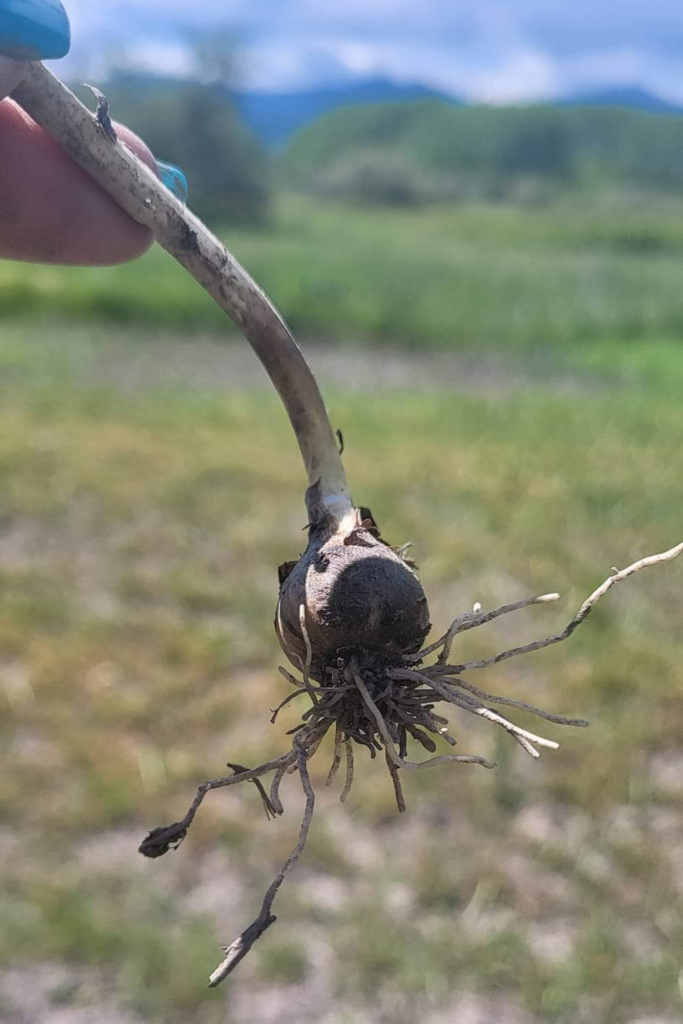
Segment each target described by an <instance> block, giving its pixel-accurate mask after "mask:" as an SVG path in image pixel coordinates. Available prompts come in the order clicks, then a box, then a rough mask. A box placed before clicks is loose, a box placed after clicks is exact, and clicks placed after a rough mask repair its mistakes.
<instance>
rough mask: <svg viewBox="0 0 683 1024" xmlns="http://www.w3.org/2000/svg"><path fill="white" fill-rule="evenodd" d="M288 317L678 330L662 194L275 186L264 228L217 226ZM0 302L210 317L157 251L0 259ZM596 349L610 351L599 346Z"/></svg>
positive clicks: (127, 316) (678, 240)
mask: <svg viewBox="0 0 683 1024" xmlns="http://www.w3.org/2000/svg"><path fill="white" fill-rule="evenodd" d="M223 234H224V236H225V238H226V240H227V241H228V243H229V245H230V246H231V247H232V248H233V250H234V251H235V252H236V253H237V254H238V256H239V258H240V260H241V261H242V262H244V264H245V265H246V267H247V268H248V269H249V270H250V271H251V272H252V273H253V274H254V276H255V277H256V279H257V280H258V281H259V283H260V284H261V285H262V286H263V287H265V288H266V290H267V292H268V293H269V295H271V296H272V298H273V299H274V300H275V302H276V303H277V305H278V306H279V307H280V309H281V310H282V312H283V313H284V315H285V317H286V318H287V319H288V321H289V322H290V323H291V325H292V327H293V328H294V329H295V330H296V331H297V332H299V333H301V334H303V335H304V336H307V337H314V338H316V339H319V340H321V341H329V340H331V339H338V340H342V341H348V340H357V339H361V340H367V339H376V340H384V341H387V342H391V343H393V344H396V343H402V344H404V345H408V346H410V347H412V348H416V349H422V348H440V349H456V350H462V351H467V350H471V349H474V350H480V349H489V350H490V349H494V350H501V349H502V350H513V351H514V350H522V351H524V352H527V353H528V352H532V351H539V352H545V353H547V352H548V350H555V351H559V352H562V353H565V354H566V353H567V352H568V351H574V350H577V349H581V348H582V347H584V346H586V345H589V346H592V345H593V344H594V343H595V342H597V341H604V340H608V341H612V342H615V341H618V342H627V343H629V344H632V343H634V342H646V343H647V344H650V343H651V341H652V340H653V339H658V338H661V339H664V340H669V341H674V342H675V341H677V340H678V339H680V337H681V334H682V333H683V292H682V291H681V288H680V262H681V254H682V252H683V222H681V220H680V218H679V217H678V213H677V211H676V209H675V208H673V207H672V204H671V203H670V202H669V203H666V202H664V201H658V200H657V199H654V198H650V199H649V200H648V201H647V202H643V203H640V204H633V205H631V206H628V207H625V206H623V205H622V206H619V207H616V208H610V207H609V206H607V207H605V208H600V207H598V208H596V207H595V206H593V207H591V208H585V205H584V204H583V201H582V200H581V199H580V198H575V199H574V200H573V201H570V200H567V201H565V203H563V204H559V205H557V206H552V207H549V208H547V209H541V210H528V209H515V208H514V207H506V206H495V205H492V206H469V205H464V206H457V205H453V206H447V207H438V208H431V207H429V208H426V209H418V210H407V211H399V212H396V211H387V210H384V211H382V210H379V211H378V210H368V209H362V210H354V209H353V208H347V207H342V206H339V207H335V206H333V205H324V204H321V203H319V202H316V201H314V200H308V199H306V200H305V199H302V198H294V197H284V198H281V199H280V200H279V201H278V202H277V203H276V205H275V210H274V214H273V219H272V222H271V224H270V226H269V227H268V229H265V230H259V231H245V230H244V229H239V230H232V229H230V228H226V229H225V230H224V231H223ZM0 309H2V312H3V316H5V317H8V316H19V317H23V318H27V317H28V318H33V317H35V316H36V315H41V314H42V315H49V316H50V317H55V316H61V317H65V318H71V319H80V320H87V321H92V320H101V321H109V322H114V323H117V324H121V325H134V324H140V323H142V324H149V325H150V328H157V327H158V326H160V325H161V326H167V327H173V328H176V329H177V328H180V329H183V330H185V331H188V332H191V331H193V330H194V331H197V330H200V329H213V328H217V327H220V328H221V329H222V328H223V327H224V318H223V315H222V313H221V312H220V310H218V308H217V307H215V306H214V305H213V304H212V303H211V302H208V301H206V299H205V297H204V296H203V294H202V291H201V289H200V287H199V286H198V285H197V284H195V283H194V282H193V281H192V280H191V279H190V278H189V276H188V275H187V274H185V272H184V271H183V270H181V268H180V267H178V266H177V265H175V264H174V263H173V261H172V260H171V258H170V257H168V256H166V255H165V254H164V253H163V252H162V251H161V250H160V249H158V248H155V249H154V250H153V251H151V252H150V253H149V254H148V255H147V256H146V257H145V258H144V259H143V260H142V261H140V262H138V263H135V264H133V265H127V266H123V267H117V268H109V269H92V268H90V269H84V268H79V269H76V270H74V269H63V268H57V267H41V268H37V267H28V266H27V265H25V264H11V263H3V264H2V265H1V266H0ZM611 358H612V359H614V358H616V357H615V355H614V354H613V355H612V357H611Z"/></svg>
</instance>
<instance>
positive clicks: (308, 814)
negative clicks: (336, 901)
mask: <svg viewBox="0 0 683 1024" xmlns="http://www.w3.org/2000/svg"><path fill="white" fill-rule="evenodd" d="M294 751H295V753H296V764H297V768H298V769H299V778H300V779H301V785H302V787H303V791H304V793H305V794H306V806H305V808H304V816H303V818H302V819H301V827H300V829H299V838H298V840H297V843H296V846H295V847H294V849H293V850H292V852H291V853H290V855H289V857H288V858H287V860H286V861H285V862H284V864H283V865H282V867H281V868H280V870H279V871H278V873H277V875H276V876H275V878H274V879H273V881H272V882H271V883H270V885H269V887H268V890H267V891H266V894H265V896H264V897H263V903H262V904H261V910H260V911H259V914H258V917H257V918H256V919H255V920H254V921H252V923H251V924H250V925H249V926H248V927H247V928H245V929H244V931H243V932H242V934H241V935H239V936H238V937H237V938H236V939H235V941H234V942H232V943H231V944H230V945H229V946H227V947H226V948H224V950H223V952H224V953H225V956H224V957H223V959H222V960H221V962H220V963H219V965H218V967H217V968H216V970H215V971H214V972H213V974H212V975H211V977H210V978H209V988H215V987H216V985H219V984H220V983H221V981H223V980H224V979H225V978H227V976H228V975H229V974H231V973H232V971H234V969H235V968H236V967H237V965H238V963H239V962H240V960H243V959H244V957H245V956H246V955H247V953H248V952H249V950H250V949H251V947H252V946H253V945H254V943H255V942H256V940H257V939H260V938H261V936H262V935H263V933H264V932H265V931H266V929H268V928H270V926H271V924H274V922H275V921H276V920H277V918H276V917H275V915H274V914H272V913H271V908H272V906H273V901H274V899H275V897H276V896H277V893H278V889H279V888H280V886H281V885H282V883H283V882H284V880H285V875H286V874H287V872H288V871H289V870H291V868H293V867H294V865H295V864H296V862H297V861H298V859H299V857H300V856H301V854H302V853H303V849H304V847H305V845H306V840H307V839H308V833H309V830H310V827H311V822H312V821H313V809H314V807H315V793H314V792H313V787H312V786H311V780H310V777H309V774H308V767H307V765H306V760H307V758H308V756H309V755H308V754H307V753H306V749H305V747H304V745H303V743H302V741H301V740H300V739H299V738H298V737H297V738H296V739H295V740H294Z"/></svg>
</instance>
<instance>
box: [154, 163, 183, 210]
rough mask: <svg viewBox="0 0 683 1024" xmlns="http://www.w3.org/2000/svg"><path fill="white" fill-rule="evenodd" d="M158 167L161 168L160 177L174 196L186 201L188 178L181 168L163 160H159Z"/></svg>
mask: <svg viewBox="0 0 683 1024" xmlns="http://www.w3.org/2000/svg"><path fill="white" fill-rule="evenodd" d="M157 167H158V168H159V177H160V178H161V180H162V181H163V183H164V185H165V186H166V188H167V189H169V190H170V191H171V192H172V193H173V195H174V196H177V197H178V199H179V200H180V201H181V203H186V202H187V178H186V177H185V175H184V174H183V172H182V171H181V170H180V168H179V167H174V165H173V164H166V163H164V162H163V161H162V160H157Z"/></svg>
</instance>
